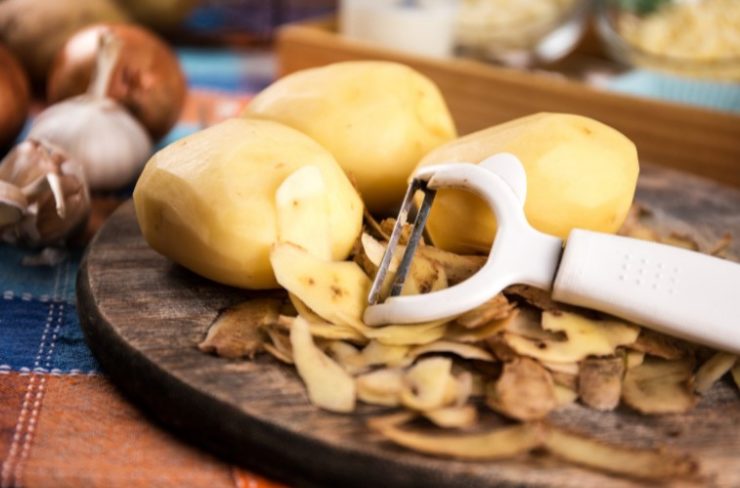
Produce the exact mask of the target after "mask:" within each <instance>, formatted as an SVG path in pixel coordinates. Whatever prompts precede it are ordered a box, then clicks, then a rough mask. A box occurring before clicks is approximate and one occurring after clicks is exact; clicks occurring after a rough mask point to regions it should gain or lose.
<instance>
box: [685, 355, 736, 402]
mask: <svg viewBox="0 0 740 488" xmlns="http://www.w3.org/2000/svg"><path fill="white" fill-rule="evenodd" d="M735 363H737V356H735V355H734V354H729V353H726V352H718V353H716V354H715V355H714V356H712V357H711V358H709V359H708V360H707V362H705V363H704V364H702V365H701V366H700V367H699V369H698V370H697V372H696V375H695V376H694V391H696V392H697V393H701V394H704V393H706V392H708V391H709V389H710V388H711V387H712V385H714V383H715V382H717V380H719V379H720V378H722V377H723V376H724V375H725V374H726V373H727V372H729V371H730V370H731V369H732V368H733V367H734V366H735Z"/></svg>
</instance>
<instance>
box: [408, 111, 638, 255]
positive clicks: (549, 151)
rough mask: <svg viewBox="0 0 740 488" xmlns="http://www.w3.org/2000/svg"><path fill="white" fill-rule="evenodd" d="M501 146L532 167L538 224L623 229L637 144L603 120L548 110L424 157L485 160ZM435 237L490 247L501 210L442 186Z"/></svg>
mask: <svg viewBox="0 0 740 488" xmlns="http://www.w3.org/2000/svg"><path fill="white" fill-rule="evenodd" d="M499 152H510V153H513V154H514V155H516V156H517V157H518V158H519V159H520V160H521V162H522V164H523V165H524V169H525V172H526V173H527V199H526V203H525V205H524V210H525V213H526V216H527V219H528V220H529V223H530V224H531V225H532V226H533V227H534V228H536V229H538V230H540V231H542V232H545V233H547V234H552V235H555V236H558V237H561V238H563V239H567V237H568V234H569V233H570V231H571V230H572V229H573V228H581V229H589V230H594V231H600V232H609V233H612V232H616V231H617V230H618V229H619V227H620V226H621V225H622V223H623V222H624V219H625V218H626V216H627V212H628V211H629V208H630V205H631V204H632V199H633V197H634V194H635V188H636V185H637V176H638V173H639V164H638V159H637V150H636V148H635V145H634V144H633V143H632V142H631V141H630V140H629V139H628V138H627V137H625V136H624V135H623V134H621V133H620V132H618V131H616V130H615V129H612V128H611V127H609V126H607V125H605V124H602V123H601V122H598V121H596V120H593V119H590V118H587V117H582V116H579V115H571V114H558V113H540V114H535V115H530V116H527V117H522V118H519V119H515V120H512V121H510V122H507V123H504V124H501V125H497V126H493V127H490V128H488V129H484V130H482V131H479V132H475V133H472V134H469V135H467V136H465V137H462V138H460V139H457V140H455V141H453V142H451V143H448V144H446V145H444V146H441V147H439V148H437V149H436V150H434V151H432V152H431V153H429V154H428V155H427V156H426V157H425V158H424V159H423V160H422V161H421V163H420V164H419V166H420V167H421V166H426V165H430V164H440V163H448V162H460V161H467V162H472V163H478V162H480V161H482V160H484V159H486V158H487V157H488V156H491V155H493V154H496V153H499ZM427 228H428V230H429V234H430V236H431V237H432V240H433V241H434V244H435V245H437V246H439V247H441V248H443V249H445V250H447V251H452V252H457V253H475V252H488V250H489V249H490V247H491V243H492V241H493V237H494V235H495V232H496V220H495V217H494V216H493V212H492V211H491V210H490V209H489V208H488V207H487V206H486V205H485V204H484V203H483V202H482V200H480V199H479V198H478V197H476V196H474V195H472V194H471V193H468V192H464V191H461V190H444V191H441V192H439V193H438V195H437V198H436V199H435V202H434V206H433V207H432V211H431V215H430V217H429V221H428V224H427Z"/></svg>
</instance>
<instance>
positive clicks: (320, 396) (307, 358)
mask: <svg viewBox="0 0 740 488" xmlns="http://www.w3.org/2000/svg"><path fill="white" fill-rule="evenodd" d="M290 344H291V346H292V347H293V360H294V361H295V366H296V369H297V370H298V374H299V375H300V376H301V379H303V383H304V384H305V385H306V390H308V397H309V398H310V399H311V402H312V403H313V404H314V405H317V406H319V407H321V408H324V409H326V410H330V411H332V412H351V411H352V410H354V408H355V381H354V380H353V379H352V377H351V376H350V375H349V374H348V373H347V372H346V371H344V370H343V369H342V367H341V366H339V365H338V364H337V363H336V362H334V361H333V360H332V359H331V358H330V357H329V356H327V355H326V354H324V352H323V351H321V349H319V348H318V347H316V344H314V342H313V338H312V337H311V329H310V328H309V326H308V322H306V321H305V320H303V319H300V318H299V319H298V320H296V321H295V322H293V325H292V326H291V328H290Z"/></svg>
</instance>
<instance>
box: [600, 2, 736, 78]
mask: <svg viewBox="0 0 740 488" xmlns="http://www.w3.org/2000/svg"><path fill="white" fill-rule="evenodd" d="M597 27H598V31H599V33H600V35H601V37H602V38H603V40H604V41H605V43H606V45H607V48H608V50H609V51H610V53H611V54H612V55H613V56H614V57H615V58H616V59H618V60H620V61H622V62H625V63H627V64H629V65H632V66H635V67H639V68H647V69H651V70H658V71H662V72H666V73H670V74H675V75H680V76H683V77H689V78H696V79H702V80H713V81H718V82H726V83H731V84H737V83H740V0H600V1H599V2H598V7H597Z"/></svg>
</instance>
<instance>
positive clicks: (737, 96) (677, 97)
mask: <svg viewBox="0 0 740 488" xmlns="http://www.w3.org/2000/svg"><path fill="white" fill-rule="evenodd" d="M608 88H609V89H611V90H614V91H619V92H623V93H629V94H631V95H637V96H643V97H649V98H654V99H657V100H664V101H667V102H676V103H685V104H689V105H695V106H698V107H705V108H710V109H715V110H721V111H725V112H733V113H740V83H723V82H714V81H703V80H692V79H687V78H679V77H676V76H670V75H667V74H663V73H656V72H652V71H647V70H634V71H630V72H628V73H625V74H624V75H621V76H617V77H615V78H614V79H613V80H611V81H610V82H609V84H608Z"/></svg>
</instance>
